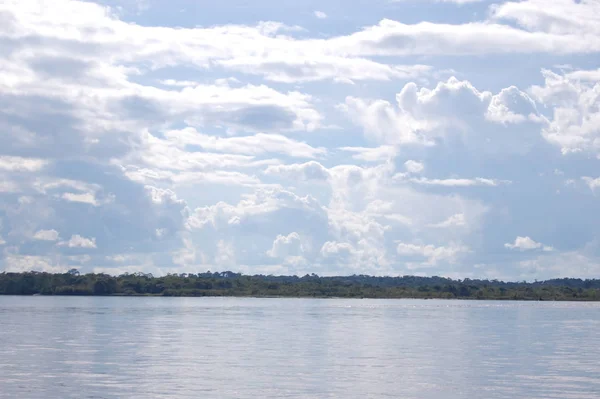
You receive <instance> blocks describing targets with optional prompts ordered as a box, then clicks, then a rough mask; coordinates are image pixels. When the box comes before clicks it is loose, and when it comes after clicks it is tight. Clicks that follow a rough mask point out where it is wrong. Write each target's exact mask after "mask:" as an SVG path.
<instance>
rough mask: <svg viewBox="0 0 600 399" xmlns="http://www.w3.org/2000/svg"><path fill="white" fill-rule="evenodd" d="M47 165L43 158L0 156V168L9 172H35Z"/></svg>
mask: <svg viewBox="0 0 600 399" xmlns="http://www.w3.org/2000/svg"><path fill="white" fill-rule="evenodd" d="M47 165H48V161H46V160H43V159H35V158H23V157H14V156H0V170H7V171H10V172H37V171H39V170H41V169H42V168H44V167H45V166H47Z"/></svg>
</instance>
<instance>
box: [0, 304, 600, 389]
mask: <svg viewBox="0 0 600 399" xmlns="http://www.w3.org/2000/svg"><path fill="white" fill-rule="evenodd" d="M0 397H1V398H21V399H26V398H36V399H38V398H60V399H63V398H77V399H81V398H177V399H179V398H240V399H244V398H252V399H257V398H404V399H409V398H419V399H423V398H436V399H438V398H439V399H454V398H478V399H486V398H529V399H533V398H544V399H548V398H560V399H569V398H578V399H579V398H582V399H583V398H590V399H592V398H593V399H598V398H600V304H595V303H558V302H488V301H481V302H475V301H473V302H467V301H443V300H426V301H424V300H367V299H363V300H360V299H351V300H342V299H330V300H323V299H242V298H125V297H123V298H120V297H118V298H117V297H112V298H105V297H1V296H0Z"/></svg>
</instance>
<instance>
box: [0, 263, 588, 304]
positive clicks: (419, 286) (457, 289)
mask: <svg viewBox="0 0 600 399" xmlns="http://www.w3.org/2000/svg"><path fill="white" fill-rule="evenodd" d="M0 295H129V296H139V295H148V296H239V297H318V298H332V297H340V298H424V299H426V298H432V299H433V298H445V299H497V300H559V301H566V300H573V301H577V300H579V301H598V300H600V280H596V279H593V280H589V279H588V280H582V279H573V278H564V279H554V280H547V281H536V282H525V281H523V282H503V281H498V280H471V279H464V280H453V279H449V278H445V277H438V276H434V277H417V276H402V277H375V276H367V275H353V276H345V277H344V276H337V277H320V276H318V275H316V274H307V275H305V276H302V277H299V276H271V275H269V276H265V275H252V276H250V275H243V274H239V273H234V272H230V271H227V272H215V273H211V272H210V271H209V272H205V273H198V274H193V273H183V274H168V275H166V276H162V277H154V276H153V275H151V274H145V273H133V274H129V273H126V274H122V275H120V276H111V275H108V274H93V273H90V274H80V273H79V272H78V271H77V270H75V269H72V270H70V271H69V272H67V273H59V274H52V273H41V272H25V273H6V272H4V273H0Z"/></svg>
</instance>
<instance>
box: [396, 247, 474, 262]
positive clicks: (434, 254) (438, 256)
mask: <svg viewBox="0 0 600 399" xmlns="http://www.w3.org/2000/svg"><path fill="white" fill-rule="evenodd" d="M396 250H397V252H398V255H400V256H401V257H417V258H426V261H425V262H424V263H420V264H421V265H422V266H424V267H428V266H435V265H437V264H438V263H440V262H449V263H454V262H456V260H457V258H458V257H459V256H460V255H462V254H465V253H468V252H470V249H469V248H468V247H466V246H464V245H459V244H451V245H449V246H440V247H436V246H434V245H431V244H429V245H423V244H411V243H404V242H400V243H398V246H397V247H396ZM417 264H418V263H417ZM417 264H414V265H413V267H414V266H416V265H417Z"/></svg>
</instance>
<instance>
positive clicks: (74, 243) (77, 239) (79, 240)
mask: <svg viewBox="0 0 600 399" xmlns="http://www.w3.org/2000/svg"><path fill="white" fill-rule="evenodd" d="M58 245H59V246H61V247H68V248H97V247H96V239H95V238H94V237H92V238H85V237H82V236H80V235H79V234H75V235H73V236H71V239H70V240H69V241H61V242H59V243H58Z"/></svg>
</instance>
